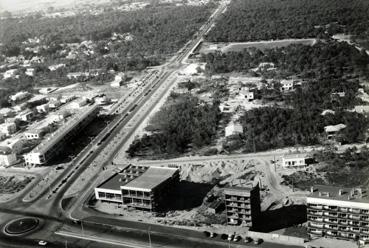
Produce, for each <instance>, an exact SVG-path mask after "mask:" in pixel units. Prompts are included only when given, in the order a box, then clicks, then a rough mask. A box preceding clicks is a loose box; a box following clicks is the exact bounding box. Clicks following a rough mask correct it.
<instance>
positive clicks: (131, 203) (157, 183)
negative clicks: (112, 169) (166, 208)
mask: <svg viewBox="0 0 369 248" xmlns="http://www.w3.org/2000/svg"><path fill="white" fill-rule="evenodd" d="M178 180H179V171H178V169H176V168H168V167H154V166H152V167H145V166H132V165H131V166H129V167H128V168H126V169H124V170H123V171H121V172H120V173H117V174H115V175H113V176H112V177H110V178H109V179H108V180H106V181H105V182H104V183H102V184H101V185H99V186H98V187H97V188H95V196H96V199H98V200H102V201H108V202H116V203H121V204H123V205H124V206H127V207H132V208H135V209H139V210H144V211H156V210H159V209H162V208H163V202H164V200H165V197H166V195H167V193H168V192H169V190H170V189H172V187H173V186H174V185H175V184H176V183H177V182H178Z"/></svg>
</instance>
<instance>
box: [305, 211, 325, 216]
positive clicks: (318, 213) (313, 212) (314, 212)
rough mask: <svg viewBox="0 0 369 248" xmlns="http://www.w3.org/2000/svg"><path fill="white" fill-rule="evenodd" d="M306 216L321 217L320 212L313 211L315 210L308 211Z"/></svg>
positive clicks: (321, 213)
mask: <svg viewBox="0 0 369 248" xmlns="http://www.w3.org/2000/svg"><path fill="white" fill-rule="evenodd" d="M308 214H312V215H317V216H323V212H322V211H315V210H308Z"/></svg>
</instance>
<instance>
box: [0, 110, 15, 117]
mask: <svg viewBox="0 0 369 248" xmlns="http://www.w3.org/2000/svg"><path fill="white" fill-rule="evenodd" d="M0 116H2V117H11V116H14V110H13V109H11V108H2V109H0Z"/></svg>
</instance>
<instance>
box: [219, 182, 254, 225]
mask: <svg viewBox="0 0 369 248" xmlns="http://www.w3.org/2000/svg"><path fill="white" fill-rule="evenodd" d="M224 198H225V199H224V200H225V205H226V213H227V223H228V225H237V226H245V227H253V226H254V227H255V225H256V223H257V218H258V216H259V214H260V188H259V185H256V186H254V187H230V188H225V189H224Z"/></svg>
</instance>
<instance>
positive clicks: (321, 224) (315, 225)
mask: <svg viewBox="0 0 369 248" xmlns="http://www.w3.org/2000/svg"><path fill="white" fill-rule="evenodd" d="M309 226H310V227H316V228H323V227H324V224H323V223H316V222H309Z"/></svg>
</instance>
